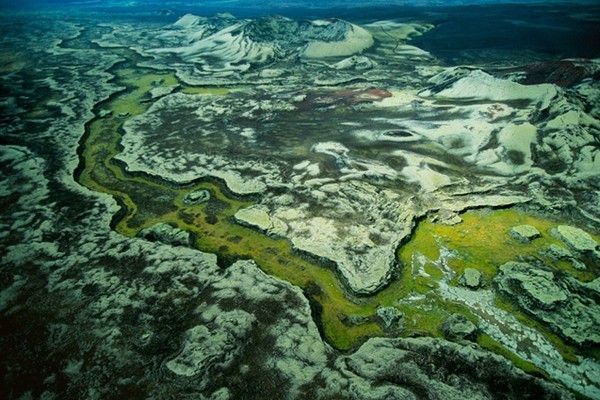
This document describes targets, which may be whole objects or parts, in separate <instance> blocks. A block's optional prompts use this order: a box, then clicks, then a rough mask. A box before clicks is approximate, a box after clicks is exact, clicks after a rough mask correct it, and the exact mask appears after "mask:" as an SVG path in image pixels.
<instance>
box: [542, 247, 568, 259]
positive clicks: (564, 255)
mask: <svg viewBox="0 0 600 400" xmlns="http://www.w3.org/2000/svg"><path fill="white" fill-rule="evenodd" d="M544 253H545V254H547V255H549V256H550V257H551V258H552V259H554V260H563V259H568V258H571V257H573V253H571V252H570V251H569V250H568V249H565V248H564V247H563V246H559V245H557V244H554V243H553V244H551V245H550V246H548V248H547V249H545V250H544Z"/></svg>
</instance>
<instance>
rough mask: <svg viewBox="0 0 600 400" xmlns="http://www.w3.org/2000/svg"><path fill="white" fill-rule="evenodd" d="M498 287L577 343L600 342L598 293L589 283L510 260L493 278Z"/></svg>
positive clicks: (560, 333) (540, 267) (525, 308)
mask: <svg viewBox="0 0 600 400" xmlns="http://www.w3.org/2000/svg"><path fill="white" fill-rule="evenodd" d="M494 282H495V283H496V285H497V287H498V290H499V291H500V292H501V293H503V294H505V295H507V296H508V297H509V298H510V299H511V300H513V301H515V302H516V303H517V304H518V305H519V306H520V307H521V308H523V309H524V310H525V311H526V312H528V313H529V314H530V315H532V316H533V317H534V318H536V319H539V320H541V321H543V322H545V323H546V324H548V325H549V326H550V327H551V328H552V329H553V330H554V331H555V332H557V333H558V334H559V335H561V336H563V337H564V338H566V339H568V340H570V341H572V342H574V343H576V344H578V345H585V344H598V343H600V305H599V304H598V299H599V297H598V295H597V293H594V292H593V290H591V289H590V288H589V286H588V285H586V284H583V283H581V282H580V281H578V280H576V279H574V278H571V277H569V276H566V275H564V274H559V273H555V272H553V271H552V270H550V269H548V268H546V267H544V266H541V265H540V266H536V265H532V264H528V263H524V262H508V263H506V264H504V265H502V266H501V267H500V268H499V272H498V275H497V276H496V277H495V278H494Z"/></svg>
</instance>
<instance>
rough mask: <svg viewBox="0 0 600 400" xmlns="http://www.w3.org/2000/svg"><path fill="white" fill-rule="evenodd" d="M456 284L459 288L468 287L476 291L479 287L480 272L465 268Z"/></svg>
mask: <svg viewBox="0 0 600 400" xmlns="http://www.w3.org/2000/svg"><path fill="white" fill-rule="evenodd" d="M458 283H459V284H460V285H461V286H465V287H468V288H470V289H477V288H479V287H480V286H481V283H482V282H481V272H479V271H478V270H476V269H474V268H465V271H464V272H463V274H462V275H461V276H460V278H459V280H458Z"/></svg>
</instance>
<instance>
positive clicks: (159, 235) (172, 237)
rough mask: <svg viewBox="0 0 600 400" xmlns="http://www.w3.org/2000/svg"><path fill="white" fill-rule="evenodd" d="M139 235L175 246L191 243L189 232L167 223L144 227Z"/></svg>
mask: <svg viewBox="0 0 600 400" xmlns="http://www.w3.org/2000/svg"><path fill="white" fill-rule="evenodd" d="M138 236H139V237H141V238H144V239H146V240H149V241H151V242H162V243H166V244H170V245H173V246H189V245H190V243H191V240H190V233H189V232H186V231H184V230H182V229H179V228H175V227H173V226H171V225H169V224H165V223H158V224H155V225H152V226H151V227H148V228H145V229H142V230H141V231H140V232H139V233H138Z"/></svg>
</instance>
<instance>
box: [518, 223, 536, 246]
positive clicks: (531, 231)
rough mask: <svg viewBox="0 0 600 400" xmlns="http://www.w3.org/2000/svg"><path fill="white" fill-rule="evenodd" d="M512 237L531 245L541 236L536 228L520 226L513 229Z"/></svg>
mask: <svg viewBox="0 0 600 400" xmlns="http://www.w3.org/2000/svg"><path fill="white" fill-rule="evenodd" d="M510 235H511V236H512V237H513V238H515V239H517V240H518V241H520V242H523V243H529V242H531V241H532V240H533V239H536V238H538V237H540V236H541V234H540V231H538V230H537V228H536V227H535V226H531V225H519V226H515V227H513V228H511V230H510Z"/></svg>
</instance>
